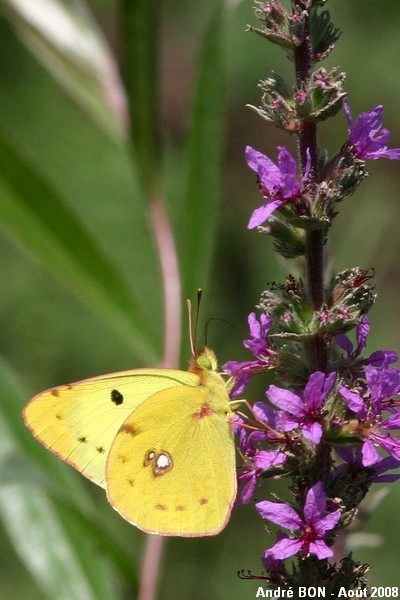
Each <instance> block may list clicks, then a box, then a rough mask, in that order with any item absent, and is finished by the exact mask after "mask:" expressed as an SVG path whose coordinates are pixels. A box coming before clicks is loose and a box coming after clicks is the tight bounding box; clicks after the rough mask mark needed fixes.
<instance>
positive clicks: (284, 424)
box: [267, 371, 336, 444]
mask: <svg viewBox="0 0 400 600" xmlns="http://www.w3.org/2000/svg"><path fill="white" fill-rule="evenodd" d="M335 378H336V374H335V373H330V375H325V373H321V372H320V371H316V372H315V373H313V374H312V375H311V377H310V379H309V380H308V383H307V385H306V387H305V388H304V392H303V394H301V395H299V394H295V393H294V392H291V391H290V390H286V389H283V388H279V387H276V386H275V385H270V386H269V388H268V391H267V396H268V399H269V400H270V402H272V404H275V406H277V407H278V408H280V409H281V411H280V412H279V413H278V416H277V424H278V426H280V427H281V428H282V429H283V431H291V430H292V429H295V428H297V427H299V428H300V429H301V431H302V434H303V436H304V437H305V438H306V439H308V440H310V441H311V442H313V443H314V444H318V443H319V442H320V441H321V437H322V433H323V430H322V425H321V421H322V419H323V416H324V415H323V411H322V405H323V402H324V400H325V398H326V396H327V395H328V394H329V392H330V391H331V389H332V386H333V384H334V382H335Z"/></svg>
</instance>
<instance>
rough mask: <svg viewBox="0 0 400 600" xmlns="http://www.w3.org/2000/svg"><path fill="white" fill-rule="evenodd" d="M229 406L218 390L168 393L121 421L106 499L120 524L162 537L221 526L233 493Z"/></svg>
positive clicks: (177, 389) (202, 532) (208, 532)
mask: <svg viewBox="0 0 400 600" xmlns="http://www.w3.org/2000/svg"><path fill="white" fill-rule="evenodd" d="M215 396H216V397H215ZM228 400H229V399H228V396H227V393H226V391H225V390H224V389H223V387H222V386H220V385H218V386H216V389H210V388H208V387H207V386H198V387H195V388H190V389H189V388H187V387H171V388H169V389H166V390H163V391H160V392H158V393H156V394H154V395H153V396H152V397H151V398H149V399H148V400H146V401H145V402H144V403H143V404H141V406H139V407H138V408H137V409H136V410H135V411H134V412H133V413H132V414H131V415H130V416H129V417H128V418H127V419H126V421H125V422H124V423H123V425H122V426H121V428H120V430H119V432H118V434H117V436H116V439H115V441H114V443H113V444H112V446H111V450H110V454H109V458H108V462H107V471H106V473H107V474H106V479H107V495H108V499H109V501H110V503H111V504H112V505H113V506H114V508H115V509H116V510H118V511H119V512H120V513H121V514H122V516H123V517H124V518H125V519H127V520H128V521H130V522H131V523H133V524H134V525H136V526H138V527H139V528H140V529H142V530H144V531H147V532H150V533H160V534H162V535H180V536H203V535H212V534H215V533H218V531H220V530H221V529H222V528H223V527H224V526H225V524H226V522H227V520H228V518H229V515H230V512H231V509H232V504H233V502H234V499H235V495H236V472H235V456H234V444H233V433H232V427H231V425H230V423H229V415H230V412H231V411H230V409H229V404H228Z"/></svg>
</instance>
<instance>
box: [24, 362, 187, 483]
mask: <svg viewBox="0 0 400 600" xmlns="http://www.w3.org/2000/svg"><path fill="white" fill-rule="evenodd" d="M198 385H199V378H198V376H197V375H194V374H193V373H188V372H186V371H178V370H172V369H162V370H160V369H136V370H132V371H122V372H119V373H111V374H110V375H102V376H101V377H95V378H92V379H85V380H82V381H78V382H76V383H72V384H70V385H65V386H60V387H56V388H51V389H49V390H46V391H45V392H42V393H41V394H38V395H37V396H35V397H34V398H33V399H32V400H31V401H30V402H29V404H28V405H27V406H26V407H25V409H24V413H23V415H24V419H25V423H26V424H27V426H28V427H29V429H30V430H31V431H32V433H33V435H34V436H35V437H36V438H37V439H38V440H39V441H40V442H41V443H42V444H43V445H44V446H46V447H47V448H49V450H51V451H52V452H54V453H55V454H57V455H58V456H59V457H60V458H62V459H63V460H65V461H66V462H68V463H70V464H71V465H72V466H74V467H75V468H76V469H78V470H79V471H81V472H82V473H83V475H85V476H86V477H88V478H89V479H92V480H93V481H94V482H95V483H97V484H99V485H101V486H103V487H105V480H104V477H105V466H106V461H107V456H108V454H109V452H110V448H111V445H112V442H113V440H114V439H115V437H116V435H117V433H118V431H119V429H120V427H121V425H122V424H123V423H124V421H125V420H126V419H127V417H128V416H129V415H130V414H131V413H132V411H134V410H135V409H136V408H137V407H138V406H139V405H140V404H141V403H143V402H144V401H146V400H147V399H148V398H149V397H150V396H152V395H153V394H154V393H156V392H159V391H160V390H165V389H167V388H169V387H171V386H173V387H176V386H178V387H179V386H185V387H186V386H189V387H191V386H198Z"/></svg>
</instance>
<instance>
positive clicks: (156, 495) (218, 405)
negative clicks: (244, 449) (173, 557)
mask: <svg viewBox="0 0 400 600" xmlns="http://www.w3.org/2000/svg"><path fill="white" fill-rule="evenodd" d="M231 385H232V382H231V381H229V380H228V381H225V380H224V379H223V377H222V376H221V375H220V374H219V373H218V372H217V361H216V357H215V354H214V353H213V352H212V351H211V350H209V349H208V348H205V349H204V350H203V351H202V352H200V353H198V354H196V355H195V356H194V357H193V358H192V361H191V365H190V369H189V371H188V372H186V371H179V370H173V369H135V370H132V371H121V372H118V373H110V374H108V375H102V376H100V377H94V378H92V379H84V380H82V381H78V382H76V383H72V384H70V385H63V386H59V387H55V388H51V389H49V390H46V391H44V392H42V393H41V394H38V395H37V396H35V397H34V398H33V399H32V400H31V401H30V402H29V403H28V405H27V406H26V407H25V409H24V411H23V416H24V420H25V423H26V425H27V426H28V427H29V429H30V430H31V432H32V433H33V435H34V436H35V437H36V438H37V439H38V440H39V441H40V442H41V443H42V444H43V445H44V446H46V447H47V448H48V449H49V450H51V451H52V452H54V454H56V455H57V456H58V457H59V458H61V459H62V460H64V461H66V462H67V463H69V464H70V465H72V466H73V467H75V468H76V469H77V470H78V471H80V472H81V473H82V474H83V475H85V476H86V477H88V478H89V479H91V480H92V481H93V482H95V483H97V484H98V485H100V486H102V487H104V488H105V489H106V491H107V497H108V500H109V502H110V504H111V505H112V506H113V507H114V508H115V509H116V510H117V511H118V512H119V513H120V514H121V515H122V516H123V517H124V518H125V519H126V520H127V521H129V522H130V523H132V524H133V525H136V526H137V527H139V528H140V529H142V530H143V531H146V532H148V533H155V534H160V535H171V536H189V537H197V536H205V535H214V534H216V533H219V532H220V531H221V530H222V529H223V528H224V527H225V525H226V523H227V521H228V519H229V516H230V513H231V510H232V506H233V503H234V500H235V497H236V471H235V448H234V442H233V431H232V426H231V423H230V420H231V418H232V415H233V412H232V409H231V406H230V401H229V396H228V392H229V389H230V388H231Z"/></svg>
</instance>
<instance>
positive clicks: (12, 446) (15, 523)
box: [0, 361, 115, 600]
mask: <svg viewBox="0 0 400 600" xmlns="http://www.w3.org/2000/svg"><path fill="white" fill-rule="evenodd" d="M0 395H1V400H2V403H1V405H0V436H1V440H2V443H1V446H0V482H1V485H0V517H1V518H2V521H3V525H4V527H5V529H6V530H7V532H8V535H9V537H10V539H11V541H12V543H13V546H14V548H15V550H16V551H17V553H18V554H19V556H20V558H21V560H22V561H23V563H24V564H25V566H26V568H27V569H28V571H29V572H30V573H31V575H32V577H33V578H34V579H35V580H36V582H37V584H38V586H39V587H40V588H41V589H42V590H43V592H44V593H45V594H46V595H47V597H48V598H51V599H52V600H60V599H62V600H63V599H65V600H75V599H76V600H81V599H82V598H85V599H88V600H110V598H111V597H113V596H112V594H113V587H112V584H113V579H112V577H111V574H112V573H111V570H110V565H109V564H108V563H107V561H106V560H105V559H104V556H103V555H101V554H100V553H99V552H98V550H96V548H95V544H94V541H93V540H94V538H93V536H88V535H85V534H83V535H82V531H83V530H82V528H81V527H80V526H79V521H77V519H76V517H74V518H71V515H73V513H71V511H70V510H69V511H68V510H66V509H65V508H64V507H63V505H62V504H60V503H58V502H56V501H54V500H52V499H51V497H50V496H49V494H48V491H47V489H46V488H43V485H42V483H43V482H41V481H40V480H38V481H37V483H36V484H35V481H34V478H35V465H36V458H37V457H39V456H41V458H40V460H39V462H38V463H37V464H40V462H41V464H42V465H43V466H45V467H46V471H47V473H48V474H49V475H50V474H51V482H52V487H53V488H54V490H56V489H57V488H58V490H59V493H60V494H61V493H62V497H63V498H64V501H66V500H67V498H69V501H70V502H73V503H74V506H76V509H77V510H78V507H79V511H81V510H83V511H84V512H89V513H90V508H91V502H89V499H88V496H87V494H86V492H85V489H84V487H83V486H82V485H80V482H79V480H78V478H76V477H70V475H72V471H70V470H69V469H68V468H65V466H64V465H62V463H61V462H60V461H57V460H56V459H55V457H51V455H50V454H49V453H48V452H45V451H44V449H43V448H41V447H40V445H39V444H38V443H37V441H35V440H34V439H33V438H32V436H30V434H28V432H27V430H25V428H24V425H23V423H22V417H21V415H20V410H19V406H20V405H21V403H22V401H23V397H24V392H23V391H22V389H21V387H20V385H19V383H18V380H17V378H16V377H15V375H14V374H13V372H12V371H11V369H10V368H9V367H8V366H7V365H6V364H5V363H4V362H3V361H0ZM30 448H32V452H28V451H29V449H30ZM40 451H41V452H40ZM23 452H25V454H23ZM23 456H24V459H23ZM45 458H46V460H45ZM47 459H49V460H47ZM23 460H24V461H25V469H26V470H27V469H28V467H29V472H30V475H29V476H28V477H26V476H25V475H24V468H23V467H22V468H21V466H22V465H23ZM10 465H12V467H13V469H12V471H13V479H12V480H11V479H10V478H8V476H7V473H8V471H9V469H8V467H9V466H10ZM32 474H33V475H32ZM18 475H19V479H18ZM38 484H39V485H38ZM84 507H85V508H84ZM92 509H93V507H92ZM92 512H93V510H92ZM114 597H115V596H114Z"/></svg>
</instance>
